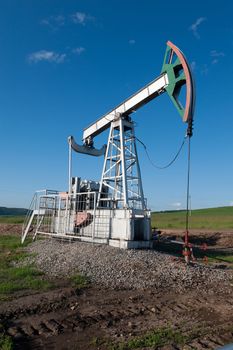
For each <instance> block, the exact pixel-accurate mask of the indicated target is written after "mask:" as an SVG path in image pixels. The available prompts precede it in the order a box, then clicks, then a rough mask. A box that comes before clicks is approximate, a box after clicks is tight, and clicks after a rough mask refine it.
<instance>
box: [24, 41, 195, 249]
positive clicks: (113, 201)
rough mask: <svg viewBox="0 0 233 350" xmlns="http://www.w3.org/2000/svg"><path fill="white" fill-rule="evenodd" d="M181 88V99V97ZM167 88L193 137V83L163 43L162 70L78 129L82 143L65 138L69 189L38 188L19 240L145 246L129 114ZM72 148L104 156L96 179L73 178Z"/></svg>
mask: <svg viewBox="0 0 233 350" xmlns="http://www.w3.org/2000/svg"><path fill="white" fill-rule="evenodd" d="M182 87H186V102H185V105H184V106H183V105H182V104H181V102H180V94H181V88H182ZM165 92H166V93H167V94H168V96H169V97H170V99H171V100H172V102H173V104H174V105H175V107H176V109H177V111H178V113H179V114H180V116H181V117H182V119H183V122H185V123H187V124H188V128H187V136H188V137H189V138H190V137H191V136H192V124H193V114H194V104H195V95H194V93H195V91H194V82H193V78H192V73H191V70H190V67H189V65H188V63H187V60H186V58H185V56H184V54H183V53H182V52H181V51H180V50H179V49H178V47H176V46H175V45H174V44H173V43H171V42H170V41H168V42H167V48H166V52H165V57H164V62H163V66H162V71H161V74H160V75H159V76H158V77H157V78H156V79H154V80H153V81H152V82H150V83H149V84H148V85H146V86H145V87H143V88H142V89H141V90H139V91H138V92H136V93H135V94H134V95H132V96H131V97H129V98H128V99H127V100H125V101H124V102H123V103H121V104H120V105H118V106H117V107H116V108H114V109H112V110H111V111H110V112H109V113H107V114H105V115H104V116H103V117H101V118H99V119H98V120H96V121H95V122H94V123H93V124H91V125H90V126H88V127H87V128H86V129H84V131H83V145H78V144H77V143H76V142H75V140H74V138H73V137H72V136H70V137H69V138H68V143H69V191H67V192H59V191H51V190H43V191H37V192H36V194H35V195H34V197H33V200H32V203H31V206H30V208H29V211H28V215H27V217H26V219H25V223H24V227H23V231H22V242H23V241H24V240H25V238H26V236H27V234H28V232H30V231H32V232H33V238H35V237H36V236H37V234H47V235H50V236H54V237H66V238H76V239H79V240H81V241H86V242H95V243H106V244H109V245H112V246H116V247H120V248H149V247H150V245H151V240H150V237H151V221H150V210H149V209H148V208H147V203H146V200H145V197H144V193H143V186H142V179H141V172H140V167H139V161H138V155H137V147H136V137H135V131H134V122H133V120H132V117H131V115H132V113H133V112H135V111H136V110H137V109H139V108H140V107H142V106H143V105H145V104H146V103H148V102H150V101H151V100H152V99H155V98H157V97H158V96H160V95H161V94H163V93H165ZM106 129H110V131H109V137H108V143H107V145H104V146H103V147H102V148H101V149H96V148H95V147H94V139H95V137H96V136H98V135H99V134H101V133H102V132H103V131H105V130H106ZM72 151H75V152H78V153H83V154H87V155H90V156H104V165H103V171H102V176H101V179H100V181H99V182H96V181H92V180H81V178H79V177H72V174H71V168H72V166H71V162H72V156H71V155H72Z"/></svg>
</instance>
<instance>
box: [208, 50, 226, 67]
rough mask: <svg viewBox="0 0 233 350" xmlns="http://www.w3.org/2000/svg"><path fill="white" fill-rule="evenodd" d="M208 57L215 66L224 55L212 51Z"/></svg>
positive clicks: (220, 52)
mask: <svg viewBox="0 0 233 350" xmlns="http://www.w3.org/2000/svg"><path fill="white" fill-rule="evenodd" d="M210 57H212V58H213V59H212V61H211V63H212V64H217V63H218V62H219V59H220V58H221V57H225V53H224V52H222V51H217V50H212V51H210Z"/></svg>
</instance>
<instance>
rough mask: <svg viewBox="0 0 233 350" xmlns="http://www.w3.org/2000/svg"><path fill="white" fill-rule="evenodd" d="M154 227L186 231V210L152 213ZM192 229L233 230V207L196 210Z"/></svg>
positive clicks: (190, 217) (192, 220) (191, 217)
mask: <svg viewBox="0 0 233 350" xmlns="http://www.w3.org/2000/svg"><path fill="white" fill-rule="evenodd" d="M151 216H152V227H158V228H160V229H172V228H174V229H185V219H186V211H185V210H175V211H163V212H153V213H152V215H151ZM189 222H190V228H191V229H192V228H193V229H213V230H221V229H227V230H232V229H233V206H230V207H219V208H206V209H195V210H192V211H191V212H190V216H189Z"/></svg>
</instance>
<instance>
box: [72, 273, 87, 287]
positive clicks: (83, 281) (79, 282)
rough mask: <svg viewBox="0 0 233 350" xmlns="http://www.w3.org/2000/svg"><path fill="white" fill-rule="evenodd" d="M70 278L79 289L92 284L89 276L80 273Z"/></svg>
mask: <svg viewBox="0 0 233 350" xmlns="http://www.w3.org/2000/svg"><path fill="white" fill-rule="evenodd" d="M70 280H71V283H72V285H73V286H74V287H75V288H78V289H81V288H85V287H87V286H88V285H89V284H90V281H89V280H88V278H87V277H86V276H83V275H80V274H76V275H73V276H72V277H71V278H70Z"/></svg>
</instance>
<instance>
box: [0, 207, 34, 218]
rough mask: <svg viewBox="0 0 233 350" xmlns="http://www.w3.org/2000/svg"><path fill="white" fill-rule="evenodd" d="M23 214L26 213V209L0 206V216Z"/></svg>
mask: <svg viewBox="0 0 233 350" xmlns="http://www.w3.org/2000/svg"><path fill="white" fill-rule="evenodd" d="M25 214H27V209H24V208H6V207H0V216H1V215H11V216H20V215H25Z"/></svg>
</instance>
